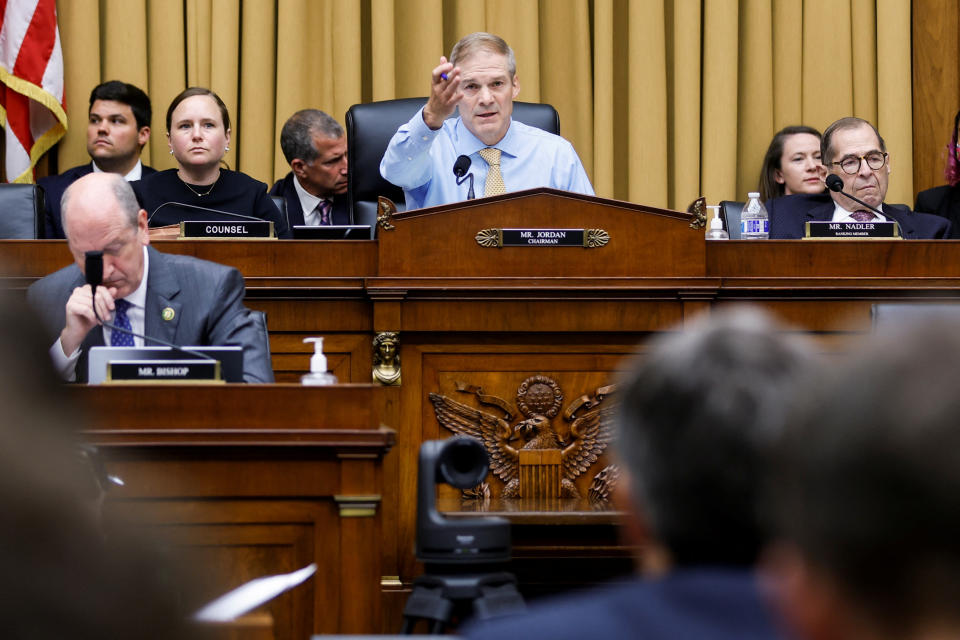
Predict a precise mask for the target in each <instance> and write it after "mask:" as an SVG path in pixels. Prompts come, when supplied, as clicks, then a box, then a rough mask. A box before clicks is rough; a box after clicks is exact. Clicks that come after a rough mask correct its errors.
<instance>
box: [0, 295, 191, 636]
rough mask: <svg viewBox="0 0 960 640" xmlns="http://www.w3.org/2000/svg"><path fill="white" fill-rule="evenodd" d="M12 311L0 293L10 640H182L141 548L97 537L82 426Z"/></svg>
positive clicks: (42, 348) (161, 580) (167, 592)
mask: <svg viewBox="0 0 960 640" xmlns="http://www.w3.org/2000/svg"><path fill="white" fill-rule="evenodd" d="M24 314H28V315H29V314H30V312H29V310H28V309H26V308H25V307H24V305H22V304H14V302H13V301H12V300H10V299H9V298H8V297H7V296H6V295H0V362H2V363H3V364H2V366H0V403H2V406H3V408H4V419H3V421H2V423H0V510H2V512H3V518H2V519H0V566H2V567H3V570H2V571H0V619H2V620H3V623H2V625H3V634H2V635H3V637H4V638H11V639H15V640H20V639H23V640H26V639H29V640H48V639H49V640H53V639H55V638H57V639H60V638H72V639H73V640H88V639H89V640H93V639H95V638H96V639H103V638H122V639H126V638H131V639H133V638H138V639H148V640H152V639H157V640H159V639H161V638H162V639H167V638H180V637H188V636H186V635H185V634H184V631H183V629H181V623H180V622H179V620H180V619H182V615H181V612H180V611H179V604H178V601H177V597H176V591H175V585H173V584H171V583H168V581H167V579H166V578H165V576H166V575H167V573H166V571H165V570H164V569H163V567H162V566H161V565H160V564H159V558H158V557H157V556H156V555H154V554H153V553H152V552H151V551H150V550H149V549H148V548H147V547H146V546H145V545H143V543H141V542H139V541H137V540H133V539H129V538H124V537H122V536H116V537H110V538H107V537H105V535H104V531H103V530H102V528H101V523H100V519H99V513H98V509H97V506H98V501H97V497H98V493H99V488H98V487H97V479H96V477H95V476H94V474H93V473H92V470H91V467H90V463H89V460H88V459H87V458H85V457H84V456H83V455H81V454H80V452H79V449H78V444H79V438H78V436H79V434H78V430H79V429H80V428H81V427H82V426H83V424H81V420H80V418H78V412H77V411H76V407H74V406H73V405H72V403H71V402H70V398H69V397H67V396H66V389H64V388H63V387H62V386H61V385H60V384H59V382H58V381H57V378H56V376H55V375H54V373H53V372H52V370H51V368H50V364H49V359H48V358H47V357H46V351H47V348H48V346H49V345H47V344H45V340H44V339H43V337H42V336H41V335H40V334H39V332H38V330H37V329H38V323H37V322H36V321H34V320H33V319H32V317H31V318H30V319H29V320H26V321H25V320H24Z"/></svg>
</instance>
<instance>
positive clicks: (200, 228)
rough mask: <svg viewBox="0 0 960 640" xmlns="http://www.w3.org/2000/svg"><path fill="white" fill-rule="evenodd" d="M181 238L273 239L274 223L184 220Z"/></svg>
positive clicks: (266, 221)
mask: <svg viewBox="0 0 960 640" xmlns="http://www.w3.org/2000/svg"><path fill="white" fill-rule="evenodd" d="M180 237H181V238H232V239H237V238H241V239H242V238H273V237H274V234H273V222H271V221H269V220H243V221H240V222H223V221H208V222H204V221H203V220H183V221H182V222H180Z"/></svg>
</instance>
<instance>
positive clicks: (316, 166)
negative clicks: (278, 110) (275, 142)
mask: <svg viewBox="0 0 960 640" xmlns="http://www.w3.org/2000/svg"><path fill="white" fill-rule="evenodd" d="M280 149H281V150H282V151H283V157H285V158H286V159H287V162H288V163H289V164H290V172H289V173H288V174H287V175H286V176H285V177H284V178H283V179H282V180H278V181H277V182H276V183H275V184H274V185H273V187H272V188H271V189H270V195H272V196H283V198H284V199H285V200H286V203H287V217H288V218H289V222H290V227H291V228H292V227H293V226H294V225H297V226H300V225H312V226H317V225H331V224H334V225H341V224H352V222H351V216H350V202H349V200H348V199H347V196H346V193H347V138H346V136H345V135H344V133H343V127H341V126H340V123H339V122H337V121H336V120H334V119H333V118H332V117H330V116H329V115H327V114H326V113H324V112H323V111H320V110H318V109H303V110H302V111H297V112H296V113H295V114H293V115H292V116H290V118H289V119H288V120H287V121H286V122H285V123H284V125H283V129H282V130H281V131H280Z"/></svg>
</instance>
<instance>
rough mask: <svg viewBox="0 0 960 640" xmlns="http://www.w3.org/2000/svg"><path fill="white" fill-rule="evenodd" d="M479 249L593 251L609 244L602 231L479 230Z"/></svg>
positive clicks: (605, 233) (608, 235)
mask: <svg viewBox="0 0 960 640" xmlns="http://www.w3.org/2000/svg"><path fill="white" fill-rule="evenodd" d="M476 241H477V244H479V245H480V246H481V247H583V248H587V249H593V248H596V247H602V246H603V245H605V244H607V243H608V242H610V234H608V233H607V232H606V231H604V230H603V229H481V230H480V231H479V232H477V235H476Z"/></svg>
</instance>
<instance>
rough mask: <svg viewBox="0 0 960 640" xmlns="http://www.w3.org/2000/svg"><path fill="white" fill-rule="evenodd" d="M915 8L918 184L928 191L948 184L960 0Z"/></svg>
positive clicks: (957, 99) (959, 105) (959, 61)
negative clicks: (946, 169) (945, 173)
mask: <svg viewBox="0 0 960 640" xmlns="http://www.w3.org/2000/svg"><path fill="white" fill-rule="evenodd" d="M912 13H913V30H912V31H913V188H914V190H915V191H922V190H924V189H929V188H930V187H935V186H937V185H941V184H945V180H944V177H943V168H944V164H945V160H946V157H947V156H946V145H947V142H948V141H949V140H950V136H951V133H952V129H953V119H954V117H955V116H956V114H957V111H958V110H960V0H913V6H912ZM881 99H883V97H882V96H881ZM909 204H910V205H911V206H912V205H913V203H912V202H911V203H909Z"/></svg>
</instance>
